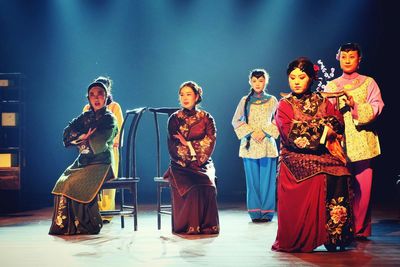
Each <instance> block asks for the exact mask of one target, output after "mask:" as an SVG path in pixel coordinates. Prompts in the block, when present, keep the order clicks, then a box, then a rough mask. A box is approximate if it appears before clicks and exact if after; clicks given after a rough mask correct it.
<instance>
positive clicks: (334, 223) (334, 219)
mask: <svg viewBox="0 0 400 267" xmlns="http://www.w3.org/2000/svg"><path fill="white" fill-rule="evenodd" d="M346 206H348V203H346V202H345V201H344V197H338V198H337V199H331V201H330V202H328V203H327V211H328V212H329V220H328V222H327V224H326V228H327V230H328V233H329V239H330V242H331V243H332V244H338V243H341V242H343V241H345V240H343V238H344V237H343V236H342V233H343V231H344V228H345V227H346V226H348V225H349V221H348V220H349V218H348V215H349V213H348V209H347V208H346ZM351 231H352V230H351V228H350V232H351Z"/></svg>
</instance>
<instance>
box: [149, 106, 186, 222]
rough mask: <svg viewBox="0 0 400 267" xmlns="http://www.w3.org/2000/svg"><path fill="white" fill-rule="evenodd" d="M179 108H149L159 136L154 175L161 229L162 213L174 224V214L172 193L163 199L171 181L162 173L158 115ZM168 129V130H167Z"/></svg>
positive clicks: (167, 113)
mask: <svg viewBox="0 0 400 267" xmlns="http://www.w3.org/2000/svg"><path fill="white" fill-rule="evenodd" d="M178 109H179V108H171V107H161V108H149V109H148V110H149V111H150V112H152V113H153V115H154V123H155V129H156V137H157V140H156V141H157V143H156V144H157V154H156V163H157V167H156V170H157V175H156V176H155V177H154V182H155V183H156V185H157V228H158V230H160V229H161V215H162V214H167V215H171V224H173V219H174V218H173V216H172V200H171V195H169V199H170V201H169V203H164V202H163V201H162V200H163V199H162V196H163V190H164V189H169V188H170V185H169V181H168V180H166V179H164V177H162V176H161V175H162V174H161V149H160V127H159V123H158V115H167V116H168V117H169V116H171V114H172V113H174V112H175V111H177V110H178ZM165 131H166V130H165Z"/></svg>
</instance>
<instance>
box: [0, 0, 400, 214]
mask: <svg viewBox="0 0 400 267" xmlns="http://www.w3.org/2000/svg"><path fill="white" fill-rule="evenodd" d="M391 10H394V9H393V7H391V6H389V4H384V3H381V2H378V1H367V0H366V1H355V0H351V1H349V0H337V1H309V0H307V1H296V0H282V1H261V0H249V1H247V0H221V1H211V0H210V1H200V0H186V1H184V0H171V1H167V0H166V1H129V0H121V1H112V0H85V1H77V0H71V1H62V0H55V1H50V0H48V1H44V0H43V1H18V0H16V1H1V2H0V25H1V26H0V37H1V38H0V72H22V73H23V74H24V75H25V76H26V79H25V95H26V110H27V114H26V152H27V153H26V175H25V177H24V181H23V190H22V193H23V198H24V202H25V204H26V205H27V206H46V205H47V206H49V205H51V204H52V202H51V200H52V197H51V195H50V191H51V189H52V187H53V185H54V183H55V181H56V180H57V179H58V177H59V175H60V174H61V172H62V171H63V170H64V169H65V168H66V167H67V166H68V165H69V164H70V163H72V161H73V160H74V158H75V157H76V155H77V153H76V151H75V150H74V149H65V148H64V147H63V144H62V132H63V128H64V127H65V126H66V125H67V123H68V121H70V120H71V119H72V118H73V117H76V116H77V115H79V114H80V113H81V111H82V107H83V106H84V105H85V104H86V102H87V101H86V98H85V95H86V88H87V85H88V84H89V82H91V80H92V79H94V78H96V77H97V76H99V75H107V76H110V77H111V78H112V79H113V81H114V89H113V95H114V99H115V100H116V101H117V102H119V103H120V105H121V106H122V109H123V110H127V109H132V108H135V107H142V106H148V107H159V106H177V105H178V95H177V90H178V87H179V85H180V84H181V83H182V82H183V81H186V80H193V81H196V82H198V83H199V84H200V86H202V87H203V89H204V101H203V103H202V107H203V108H204V109H206V110H207V111H209V112H210V113H211V114H212V115H213V116H214V118H215V121H216V125H217V129H218V137H217V145H216V149H215V153H214V156H213V158H214V161H215V165H216V170H217V176H218V178H219V182H218V194H219V196H218V197H219V200H220V201H237V202H244V201H245V192H246V188H245V178H244V172H243V165H242V160H241V159H240V158H239V157H238V146H239V141H238V140H237V138H236V136H235V134H234V132H233V129H232V126H231V118H232V115H233V113H234V111H235V108H236V105H237V104H238V102H239V100H240V98H241V97H242V96H243V95H245V94H247V93H248V90H249V84H248V73H249V71H250V70H251V69H253V68H265V69H266V70H267V71H268V72H269V73H270V76H271V79H270V84H269V85H268V91H269V93H270V94H273V95H275V96H276V97H277V98H279V93H280V92H289V88H288V85H287V76H286V66H287V63H288V62H289V61H291V60H292V59H294V58H296V57H298V56H308V57H309V58H311V59H312V60H313V61H317V60H318V59H321V60H322V61H323V62H324V64H325V66H326V67H328V68H330V67H334V68H337V69H338V68H339V66H338V62H337V61H336V60H335V54H336V51H337V49H338V47H339V45H340V44H342V43H345V42H358V43H359V44H360V45H361V46H362V48H363V52H364V55H365V56H364V59H363V63H362V69H361V73H363V74H366V75H370V76H372V77H374V78H375V79H376V80H377V82H378V84H379V85H380V87H381V90H382V94H383V98H384V100H385V102H386V108H385V112H384V114H383V115H382V117H381V120H380V122H379V123H378V126H379V127H380V134H381V143H382V150H383V155H382V156H381V157H379V158H378V159H377V161H376V164H377V171H376V176H375V177H376V179H375V181H374V194H375V195H374V197H373V198H374V201H377V202H378V201H393V199H394V196H395V193H394V181H395V177H396V175H397V173H399V167H398V164H397V165H396V162H395V159H394V158H393V157H390V156H389V155H390V154H393V153H395V152H396V150H397V149H398V148H399V145H398V142H396V143H395V144H393V140H394V139H395V133H394V131H393V127H392V125H393V121H392V120H391V119H390V117H392V118H394V115H393V114H396V113H398V110H397V109H394V107H393V105H390V103H393V102H394V99H395V93H394V92H393V91H394V90H398V89H396V88H398V86H397V85H394V81H393V77H397V76H398V75H397V76H395V74H394V68H393V66H394V64H395V63H394V57H398V55H396V54H398V52H396V49H398V48H396V47H395V45H394V42H392V40H393V38H394V37H392V34H394V33H395V32H392V29H394V28H395V26H393V25H391V24H390V23H389V21H390V17H391V16H390V13H393V12H392V11H391ZM394 20H395V19H394ZM397 31H398V30H397ZM339 73H340V72H339V71H337V72H336V75H335V76H337V75H339ZM163 127H165V122H164V124H163ZM164 137H165V136H164ZM162 141H163V142H165V141H166V140H165V138H163V140H162ZM164 148H165V147H164ZM155 149H156V148H155V133H154V126H153V121H152V117H151V115H150V113H145V114H144V117H143V120H142V123H141V125H140V126H139V131H138V150H137V163H138V167H137V171H138V175H139V176H140V177H141V182H140V185H139V203H145V202H151V203H153V202H155V199H156V189H155V185H154V183H153V176H154V175H155V158H154V154H155ZM167 160H168V158H167V151H166V150H165V149H164V150H163V162H164V164H163V165H164V169H165V167H166V164H167Z"/></svg>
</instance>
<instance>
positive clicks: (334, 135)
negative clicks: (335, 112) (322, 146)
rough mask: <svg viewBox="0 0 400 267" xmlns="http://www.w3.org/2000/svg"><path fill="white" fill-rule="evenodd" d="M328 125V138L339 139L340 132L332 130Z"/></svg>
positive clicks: (331, 139)
mask: <svg viewBox="0 0 400 267" xmlns="http://www.w3.org/2000/svg"><path fill="white" fill-rule="evenodd" d="M327 127H328V132H327V133H326V139H327V140H330V141H333V140H335V139H337V137H338V134H337V133H336V132H335V131H334V130H332V128H331V127H329V126H327Z"/></svg>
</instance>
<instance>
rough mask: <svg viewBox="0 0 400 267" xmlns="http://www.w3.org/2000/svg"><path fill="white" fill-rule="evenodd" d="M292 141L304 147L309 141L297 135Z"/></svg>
mask: <svg viewBox="0 0 400 267" xmlns="http://www.w3.org/2000/svg"><path fill="white" fill-rule="evenodd" d="M294 143H295V144H296V146H297V147H299V148H305V147H306V146H308V145H310V142H308V139H307V138H306V137H297V138H296V139H295V140H294Z"/></svg>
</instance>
